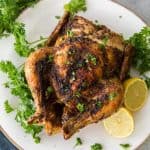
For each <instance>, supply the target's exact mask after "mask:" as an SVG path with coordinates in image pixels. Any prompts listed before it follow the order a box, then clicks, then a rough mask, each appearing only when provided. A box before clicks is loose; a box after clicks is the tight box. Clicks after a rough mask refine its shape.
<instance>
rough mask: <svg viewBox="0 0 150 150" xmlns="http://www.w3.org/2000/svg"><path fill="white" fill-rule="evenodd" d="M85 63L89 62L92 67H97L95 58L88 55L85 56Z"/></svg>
mask: <svg viewBox="0 0 150 150" xmlns="http://www.w3.org/2000/svg"><path fill="white" fill-rule="evenodd" d="M85 62H86V63H89V62H91V63H92V64H93V65H95V66H96V65H97V59H96V57H95V56H94V55H93V54H88V55H87V56H86V60H85Z"/></svg>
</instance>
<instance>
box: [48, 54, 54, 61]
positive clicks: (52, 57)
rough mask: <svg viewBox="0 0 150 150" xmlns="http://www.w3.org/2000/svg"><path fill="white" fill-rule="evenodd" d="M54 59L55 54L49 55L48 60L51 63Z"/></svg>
mask: <svg viewBox="0 0 150 150" xmlns="http://www.w3.org/2000/svg"><path fill="white" fill-rule="evenodd" d="M53 59H54V56H53V55H49V56H48V61H49V62H50V63H51V62H53Z"/></svg>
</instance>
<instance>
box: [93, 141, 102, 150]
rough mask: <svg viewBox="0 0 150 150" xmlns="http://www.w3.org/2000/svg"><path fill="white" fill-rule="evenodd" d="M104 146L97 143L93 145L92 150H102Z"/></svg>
mask: <svg viewBox="0 0 150 150" xmlns="http://www.w3.org/2000/svg"><path fill="white" fill-rule="evenodd" d="M102 149H103V146H102V145H101V144H99V143H95V144H94V145H91V150H102Z"/></svg>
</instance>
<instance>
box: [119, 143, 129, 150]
mask: <svg viewBox="0 0 150 150" xmlns="http://www.w3.org/2000/svg"><path fill="white" fill-rule="evenodd" d="M120 146H121V147H122V148H123V149H124V150H128V149H129V148H130V147H131V145H130V144H120Z"/></svg>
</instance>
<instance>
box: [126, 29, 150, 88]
mask: <svg viewBox="0 0 150 150" xmlns="http://www.w3.org/2000/svg"><path fill="white" fill-rule="evenodd" d="M128 42H130V43H131V44H132V45H133V46H134V47H135V54H134V57H133V62H132V65H133V67H135V69H136V70H137V71H139V72H140V74H141V75H142V76H143V78H144V79H145V81H146V83H147V85H148V87H149V85H150V78H149V77H147V76H145V72H148V71H150V27H144V28H143V29H142V30H141V31H140V32H139V33H135V34H134V35H133V36H132V37H130V39H129V40H128Z"/></svg>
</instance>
